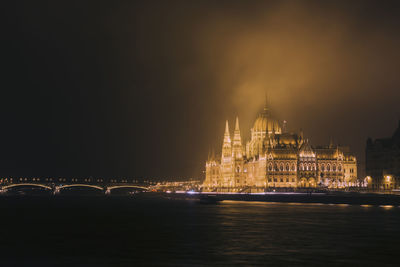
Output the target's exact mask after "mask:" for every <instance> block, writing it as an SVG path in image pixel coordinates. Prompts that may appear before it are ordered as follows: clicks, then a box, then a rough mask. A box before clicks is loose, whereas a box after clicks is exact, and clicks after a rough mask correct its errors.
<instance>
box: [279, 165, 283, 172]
mask: <svg viewBox="0 0 400 267" xmlns="http://www.w3.org/2000/svg"><path fill="white" fill-rule="evenodd" d="M279 170H280V171H283V163H281V164H280V166H279Z"/></svg>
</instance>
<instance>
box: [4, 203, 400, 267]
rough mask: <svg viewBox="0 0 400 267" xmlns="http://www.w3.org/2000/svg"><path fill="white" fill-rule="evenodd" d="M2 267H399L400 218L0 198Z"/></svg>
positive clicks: (382, 210)
mask: <svg viewBox="0 0 400 267" xmlns="http://www.w3.org/2000/svg"><path fill="white" fill-rule="evenodd" d="M0 210H1V225H0V253H1V259H0V266H204V265H208V266H220V265H225V266H234V265H237V266H238V265H241V266H242V265H246V266H255V265H263V266H267V265H268V266H321V265H328V266H350V265H351V266H399V265H400V208H399V207H392V208H390V207H362V206H344V205H316V204H271V203H257V202H225V201H224V202H222V203H221V204H219V205H201V204H198V203H196V202H194V201H189V200H168V199H161V198H148V197H140V198H137V199H134V198H131V197H103V196H98V197H76V196H75V197H71V196H70V197H23V198H15V197H3V198H0Z"/></svg>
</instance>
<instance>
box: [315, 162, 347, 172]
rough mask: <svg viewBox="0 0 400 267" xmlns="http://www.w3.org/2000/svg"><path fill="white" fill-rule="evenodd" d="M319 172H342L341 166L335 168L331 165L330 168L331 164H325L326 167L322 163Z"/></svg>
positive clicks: (334, 165)
mask: <svg viewBox="0 0 400 267" xmlns="http://www.w3.org/2000/svg"><path fill="white" fill-rule="evenodd" d="M320 170H321V171H323V172H324V171H328V172H330V171H334V172H335V171H339V172H341V171H342V164H338V165H337V167H336V164H332V166H331V164H329V163H328V164H326V166H325V164H324V163H322V164H320Z"/></svg>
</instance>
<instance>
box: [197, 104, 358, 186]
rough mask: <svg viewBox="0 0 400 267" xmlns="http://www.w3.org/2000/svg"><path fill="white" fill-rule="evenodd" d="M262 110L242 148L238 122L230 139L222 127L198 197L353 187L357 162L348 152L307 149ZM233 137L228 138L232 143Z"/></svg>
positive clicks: (305, 143)
mask: <svg viewBox="0 0 400 267" xmlns="http://www.w3.org/2000/svg"><path fill="white" fill-rule="evenodd" d="M285 128H286V122H284V123H283V124H281V123H280V122H279V121H278V120H276V119H275V118H274V117H273V116H272V114H271V112H270V110H269V108H268V107H267V105H266V106H265V107H264V110H263V111H262V112H261V113H260V114H259V115H258V116H257V118H256V120H255V122H254V125H253V128H251V130H250V131H251V139H250V140H249V141H248V142H246V144H245V145H243V143H242V138H241V133H240V128H239V119H238V118H236V123H235V129H234V132H233V136H231V133H230V131H229V124H228V121H226V125H225V133H224V139H223V144H222V151H221V152H222V153H221V156H218V157H216V156H215V155H210V156H209V158H208V160H207V162H206V171H205V176H206V177H205V181H204V183H203V191H208V190H211V191H236V192H237V191H243V192H246V191H247V192H260V191H264V190H266V189H268V188H269V189H271V188H282V189H283V188H288V189H289V188H292V189H293V188H308V187H312V188H316V187H325V188H344V187H351V186H356V185H357V160H356V157H355V156H354V155H353V154H352V153H351V152H350V149H349V148H348V147H344V146H338V145H333V144H332V142H331V144H330V145H327V146H317V147H313V146H312V145H311V144H310V143H309V141H308V140H307V139H305V138H304V137H303V132H302V131H300V132H299V133H294V132H288V131H286V130H285ZM232 137H233V138H232Z"/></svg>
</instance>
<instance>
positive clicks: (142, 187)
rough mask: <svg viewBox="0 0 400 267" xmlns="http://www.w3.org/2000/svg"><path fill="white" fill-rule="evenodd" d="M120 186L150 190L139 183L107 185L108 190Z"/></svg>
mask: <svg viewBox="0 0 400 267" xmlns="http://www.w3.org/2000/svg"><path fill="white" fill-rule="evenodd" d="M118 188H135V189H143V190H149V189H148V188H147V187H144V186H139V185H114V186H109V187H107V190H113V189H118Z"/></svg>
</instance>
